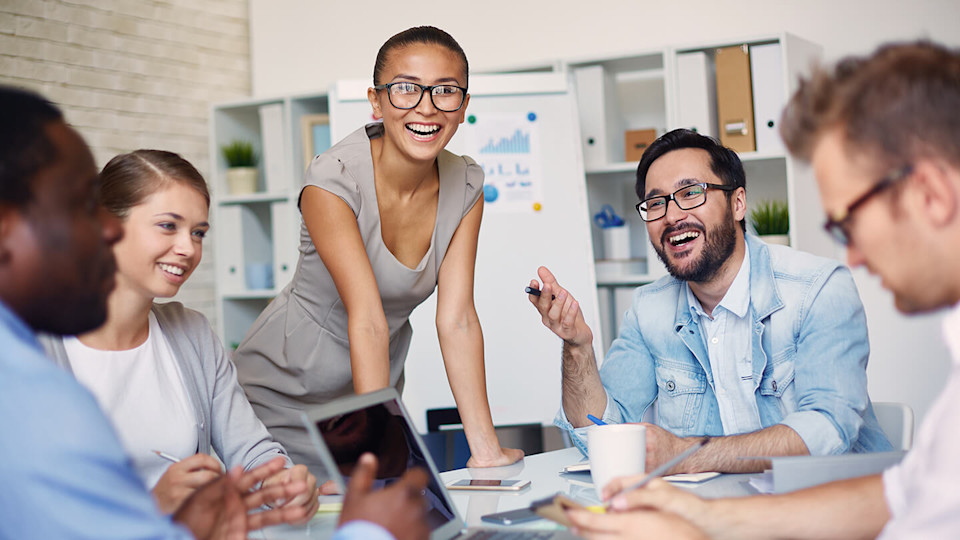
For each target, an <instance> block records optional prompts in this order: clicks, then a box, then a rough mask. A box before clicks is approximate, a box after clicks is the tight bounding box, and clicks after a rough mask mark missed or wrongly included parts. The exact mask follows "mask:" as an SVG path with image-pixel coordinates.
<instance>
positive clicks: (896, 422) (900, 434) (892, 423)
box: [873, 401, 913, 450]
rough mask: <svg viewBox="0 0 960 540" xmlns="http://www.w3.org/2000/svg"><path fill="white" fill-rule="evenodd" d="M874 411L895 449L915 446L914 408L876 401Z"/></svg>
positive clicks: (902, 404) (907, 448)
mask: <svg viewBox="0 0 960 540" xmlns="http://www.w3.org/2000/svg"><path fill="white" fill-rule="evenodd" d="M873 412H874V413H875V414H876V415H877V421H878V422H879V423H880V429H882V430H883V433H884V434H886V436H887V438H888V439H890V444H892V445H893V449H894V450H909V449H910V447H911V446H913V409H911V408H910V406H909V405H907V404H906V403H897V402H894V401H874V402H873Z"/></svg>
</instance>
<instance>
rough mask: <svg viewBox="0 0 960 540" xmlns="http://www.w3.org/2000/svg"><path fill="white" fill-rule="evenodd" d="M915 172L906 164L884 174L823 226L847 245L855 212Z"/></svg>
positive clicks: (840, 242)
mask: <svg viewBox="0 0 960 540" xmlns="http://www.w3.org/2000/svg"><path fill="white" fill-rule="evenodd" d="M912 172H913V166H912V165H905V166H903V167H900V168H899V169H896V170H894V171H892V172H891V173H890V174H888V175H886V176H884V177H883V178H881V179H880V180H878V181H877V183H876V184H874V185H873V187H871V188H870V189H868V190H867V191H866V192H865V193H864V194H863V195H861V196H859V197H857V198H856V200H854V201H853V202H852V203H850V204H849V205H847V207H846V208H845V209H844V210H841V211H840V212H837V213H836V214H834V215H832V216H829V217H828V219H827V222H826V223H824V224H823V228H824V229H826V231H827V232H828V233H830V236H831V237H833V239H834V240H836V241H837V243H839V244H840V245H842V246H846V245H848V244H849V243H850V230H849V229H850V221H851V220H852V219H853V212H854V211H855V210H856V209H857V208H860V207H861V206H863V205H864V203H866V202H867V201H869V200H870V199H871V198H872V197H873V196H874V195H876V194H877V193H880V192H881V191H883V190H885V189H887V188H888V187H890V186H892V185H894V184H896V183H897V182H899V181H900V180H903V179H904V178H906V177H908V176H910V174H911V173H912Z"/></svg>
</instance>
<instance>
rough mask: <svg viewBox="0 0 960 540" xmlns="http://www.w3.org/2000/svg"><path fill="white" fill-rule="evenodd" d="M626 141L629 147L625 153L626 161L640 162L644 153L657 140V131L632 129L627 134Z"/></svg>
mask: <svg viewBox="0 0 960 540" xmlns="http://www.w3.org/2000/svg"><path fill="white" fill-rule="evenodd" d="M624 139H625V140H626V145H627V146H626V150H625V152H624V161H640V156H642V155H643V152H644V151H646V149H647V147H648V146H650V144H651V143H652V142H653V141H655V140H656V139H657V130H655V129H631V130H628V131H627V132H626V135H625V136H624Z"/></svg>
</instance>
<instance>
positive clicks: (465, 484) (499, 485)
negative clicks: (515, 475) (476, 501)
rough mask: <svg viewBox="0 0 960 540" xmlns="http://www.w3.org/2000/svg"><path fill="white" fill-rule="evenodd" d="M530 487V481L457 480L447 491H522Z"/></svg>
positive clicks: (448, 485) (449, 485) (448, 486)
mask: <svg viewBox="0 0 960 540" xmlns="http://www.w3.org/2000/svg"><path fill="white" fill-rule="evenodd" d="M529 485H530V481H529V480H478V479H472V480H467V479H464V480H457V481H456V482H452V483H450V484H447V489H474V490H480V491H520V490H521V489H523V488H525V487H527V486H529Z"/></svg>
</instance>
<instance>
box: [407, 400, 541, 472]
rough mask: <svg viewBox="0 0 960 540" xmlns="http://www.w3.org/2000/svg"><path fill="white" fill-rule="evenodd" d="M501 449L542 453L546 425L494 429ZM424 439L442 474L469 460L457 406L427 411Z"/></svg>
mask: <svg viewBox="0 0 960 540" xmlns="http://www.w3.org/2000/svg"><path fill="white" fill-rule="evenodd" d="M494 431H496V433H497V438H498V439H500V444H501V446H504V447H506V448H519V449H521V450H523V453H524V454H525V455H528V456H529V455H532V454H539V453H541V452H543V426H541V425H540V424H539V423H530V424H511V425H506V426H494ZM423 440H424V442H425V443H426V445H427V449H428V450H429V451H430V456H431V457H432V458H433V461H434V462H435V463H436V464H437V469H439V470H440V472H443V471H449V470H453V469H462V468H464V467H466V466H467V460H468V459H470V447H469V445H468V444H467V436H466V434H465V433H464V431H463V424H462V422H461V421H460V413H459V411H457V409H456V408H455V407H451V408H445V409H428V410H427V433H426V434H424V435H423Z"/></svg>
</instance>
